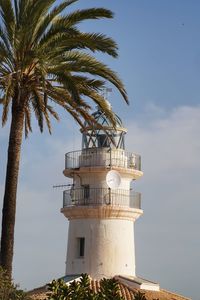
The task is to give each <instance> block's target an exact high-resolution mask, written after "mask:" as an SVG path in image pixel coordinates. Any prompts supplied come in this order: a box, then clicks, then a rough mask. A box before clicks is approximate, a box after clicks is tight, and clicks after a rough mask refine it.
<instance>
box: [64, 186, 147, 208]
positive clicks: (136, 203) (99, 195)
mask: <svg viewBox="0 0 200 300" xmlns="http://www.w3.org/2000/svg"><path fill="white" fill-rule="evenodd" d="M108 204H110V205H117V206H118V205H119V206H126V207H130V208H139V209H140V208H141V194H140V193H137V192H133V191H129V190H122V189H117V190H110V189H108V188H90V193H89V197H85V193H84V189H83V188H79V189H70V190H65V191H63V207H69V206H77V205H78V206H81V205H108Z"/></svg>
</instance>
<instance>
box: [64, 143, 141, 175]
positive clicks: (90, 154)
mask: <svg viewBox="0 0 200 300" xmlns="http://www.w3.org/2000/svg"><path fill="white" fill-rule="evenodd" d="M95 166H96V167H97V166H99V167H121V168H129V169H135V170H139V171H141V157H140V155H137V154H135V153H130V152H127V151H125V150H123V149H109V148H89V149H83V150H80V151H73V152H68V153H66V154H65V169H78V168H80V167H95Z"/></svg>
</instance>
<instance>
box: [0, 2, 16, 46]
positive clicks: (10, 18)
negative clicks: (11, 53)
mask: <svg viewBox="0 0 200 300" xmlns="http://www.w3.org/2000/svg"><path fill="white" fill-rule="evenodd" d="M0 15H1V18H2V20H3V23H4V26H5V30H6V32H7V36H8V39H9V41H10V43H11V44H12V42H13V38H14V31H15V15H14V10H13V6H12V2H11V0H0Z"/></svg>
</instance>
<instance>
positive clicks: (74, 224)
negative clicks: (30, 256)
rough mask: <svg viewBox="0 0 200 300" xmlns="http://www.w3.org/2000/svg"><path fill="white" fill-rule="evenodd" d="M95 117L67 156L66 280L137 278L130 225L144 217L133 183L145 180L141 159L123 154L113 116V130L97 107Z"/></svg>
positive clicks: (119, 125) (122, 134)
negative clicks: (78, 146)
mask: <svg viewBox="0 0 200 300" xmlns="http://www.w3.org/2000/svg"><path fill="white" fill-rule="evenodd" d="M93 117H94V119H95V121H96V122H95V123H93V124H90V123H85V127H84V128H83V129H81V133H82V149H81V150H78V151H73V152H69V153H67V154H66V155H65V169H64V171H63V173H64V175H65V176H66V177H69V178H71V179H72V186H71V188H70V189H69V190H65V191H64V192H63V208H62V209H61V212H62V213H63V214H64V216H65V217H66V218H67V219H68V220H69V230H68V246H67V257H66V275H75V274H82V273H88V274H89V275H90V276H91V277H92V278H94V279H97V280H98V279H101V278H103V277H107V278H109V277H113V276H116V275H122V276H134V277H135V276H136V271H135V265H136V263H135V241H134V224H135V221H136V220H137V219H138V218H139V217H140V216H141V215H142V213H143V211H142V209H141V195H140V193H138V192H136V191H135V189H134V185H131V183H132V181H135V180H137V179H138V178H140V177H141V176H142V175H143V173H142V171H141V158H140V156H139V155H137V154H135V153H132V152H127V151H126V149H125V135H126V132H127V130H126V128H124V126H123V124H122V121H121V119H120V118H119V117H118V116H117V115H115V122H116V126H115V127H113V124H112V123H111V122H110V120H109V119H108V118H107V117H106V115H105V113H104V112H103V111H102V110H101V108H100V107H98V109H97V111H96V112H95V113H93ZM132 186H133V188H132Z"/></svg>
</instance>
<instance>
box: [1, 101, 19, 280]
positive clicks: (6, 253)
mask: <svg viewBox="0 0 200 300" xmlns="http://www.w3.org/2000/svg"><path fill="white" fill-rule="evenodd" d="M23 123H24V109H23V108H22V107H21V106H20V105H18V104H17V103H16V102H14V103H13V105H12V120H11V127H10V136H9V145H8V158H7V171H6V181H5V193H4V202H3V210H2V232H1V250H0V265H1V266H2V267H3V268H4V269H5V270H6V271H7V275H8V276H9V278H10V279H11V276H12V261H13V248H14V228H15V214H16V196H17V183H18V174H19V162H20V152H21V144H22V133H23Z"/></svg>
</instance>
